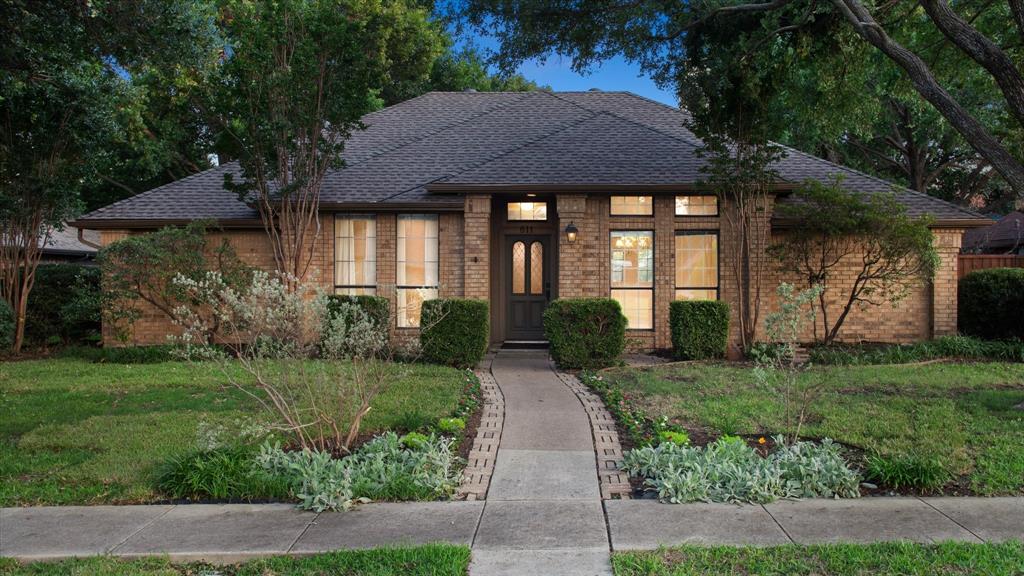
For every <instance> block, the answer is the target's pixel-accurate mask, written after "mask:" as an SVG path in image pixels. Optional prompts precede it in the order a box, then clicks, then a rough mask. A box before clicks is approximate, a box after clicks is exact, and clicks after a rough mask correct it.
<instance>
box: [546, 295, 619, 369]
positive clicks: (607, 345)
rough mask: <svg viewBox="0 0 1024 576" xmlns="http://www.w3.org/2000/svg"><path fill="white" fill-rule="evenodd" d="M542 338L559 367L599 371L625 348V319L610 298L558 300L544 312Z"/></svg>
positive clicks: (610, 363)
mask: <svg viewBox="0 0 1024 576" xmlns="http://www.w3.org/2000/svg"><path fill="white" fill-rule="evenodd" d="M544 335H545V336H546V337H547V339H548V342H550V344H551V356H552V358H554V359H555V362H556V363H557V364H558V366H559V367H561V368H570V369H575V368H603V367H606V366H611V365H613V364H614V363H615V362H616V361H617V360H618V358H619V356H620V355H621V354H622V351H623V350H624V349H625V347H626V317H625V316H623V315H622V307H621V306H619V303H618V302H617V301H616V300H613V299H611V298H559V299H558V300H555V301H554V302H552V303H551V304H549V305H548V307H547V310H545V311H544Z"/></svg>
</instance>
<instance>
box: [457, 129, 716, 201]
mask: <svg viewBox="0 0 1024 576" xmlns="http://www.w3.org/2000/svg"><path fill="white" fill-rule="evenodd" d="M653 151H657V153H652V152H653ZM695 151H696V147H695V146H693V145H692V144H690V143H687V142H684V141H682V140H680V139H677V138H673V137H670V136H667V135H665V134H662V133H660V132H658V131H655V130H651V129H649V128H647V127H646V126H643V125H641V124H637V123H635V122H630V121H627V120H624V119H622V118H620V117H618V116H615V115H612V114H609V113H606V112H601V113H597V114H594V115H593V116H590V117H587V118H586V119H585V120H583V121H581V122H579V123H577V124H573V125H570V126H567V127H566V128H565V129H563V130H559V131H557V132H554V133H552V134H550V135H548V136H545V137H543V138H541V139H538V140H537V141H535V142H531V143H529V144H526V145H524V146H522V147H520V148H517V149H514V150H511V151H509V152H508V153H506V154H502V155H500V156H498V157H497V158H495V159H492V160H489V161H487V162H485V163H482V164H481V165H479V166H476V167H473V168H469V169H467V170H464V171H462V172H460V173H458V174H455V175H452V176H449V177H447V178H444V179H442V180H439V181H438V182H439V183H444V184H465V185H484V186H497V185H516V184H520V185H531V184H536V185H554V186H558V185H586V184H603V185H622V186H628V185H641V186H642V185H669V184H683V183H688V182H693V181H694V180H695V179H699V177H700V167H701V166H702V165H703V161H702V160H701V159H700V158H698V157H697V156H696V154H695Z"/></svg>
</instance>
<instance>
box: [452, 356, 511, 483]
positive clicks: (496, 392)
mask: <svg viewBox="0 0 1024 576" xmlns="http://www.w3.org/2000/svg"><path fill="white" fill-rule="evenodd" d="M490 364H491V363H490V361H487V368H486V369H482V368H481V369H477V370H474V371H473V372H474V373H475V374H476V377H477V378H478V379H479V380H480V391H481V393H482V395H483V403H484V406H483V414H482V415H481V417H480V426H479V428H477V431H476V438H474V439H473V448H472V449H471V450H470V451H469V457H468V458H467V462H466V468H465V469H464V470H463V471H462V482H461V484H460V485H459V490H458V492H457V493H456V497H457V498H458V499H460V500H483V499H484V498H486V497H487V490H488V488H489V487H490V485H491V476H493V475H494V459H495V456H497V453H498V443H499V442H500V441H501V429H502V427H503V426H504V423H505V397H504V396H503V395H502V393H501V388H499V387H498V383H497V382H496V381H495V380H494V375H493V374H491V368H490Z"/></svg>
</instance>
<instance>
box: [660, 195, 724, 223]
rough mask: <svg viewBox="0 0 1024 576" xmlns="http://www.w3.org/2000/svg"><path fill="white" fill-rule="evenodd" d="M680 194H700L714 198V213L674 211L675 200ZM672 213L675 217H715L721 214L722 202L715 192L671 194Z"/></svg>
mask: <svg viewBox="0 0 1024 576" xmlns="http://www.w3.org/2000/svg"><path fill="white" fill-rule="evenodd" d="M681 196H700V197H710V198H714V199H715V213H714V214H680V213H679V212H677V211H676V202H677V200H678V199H679V197H681ZM672 214H673V215H674V216H675V217H676V218H717V217H718V216H721V215H722V202H721V200H720V199H719V198H718V196H717V195H715V194H675V195H673V196H672Z"/></svg>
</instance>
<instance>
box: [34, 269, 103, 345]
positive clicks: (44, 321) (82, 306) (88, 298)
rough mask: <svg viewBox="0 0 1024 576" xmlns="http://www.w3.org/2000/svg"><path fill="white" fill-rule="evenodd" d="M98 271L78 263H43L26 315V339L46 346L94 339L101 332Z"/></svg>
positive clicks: (37, 272)
mask: <svg viewBox="0 0 1024 576" xmlns="http://www.w3.org/2000/svg"><path fill="white" fill-rule="evenodd" d="M101 305H102V303H101V293H100V270H99V268H97V267H95V266H83V265H80V264H42V265H40V266H39V267H38V268H37V269H36V280H35V285H34V286H33V288H32V298H31V299H30V300H29V304H28V311H27V314H26V326H25V338H26V339H27V340H29V341H32V342H35V343H45V342H46V341H47V340H49V339H51V338H54V337H55V339H56V340H57V341H59V342H61V343H84V342H88V341H90V340H95V339H96V338H97V337H98V335H99V330H100V314H101Z"/></svg>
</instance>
